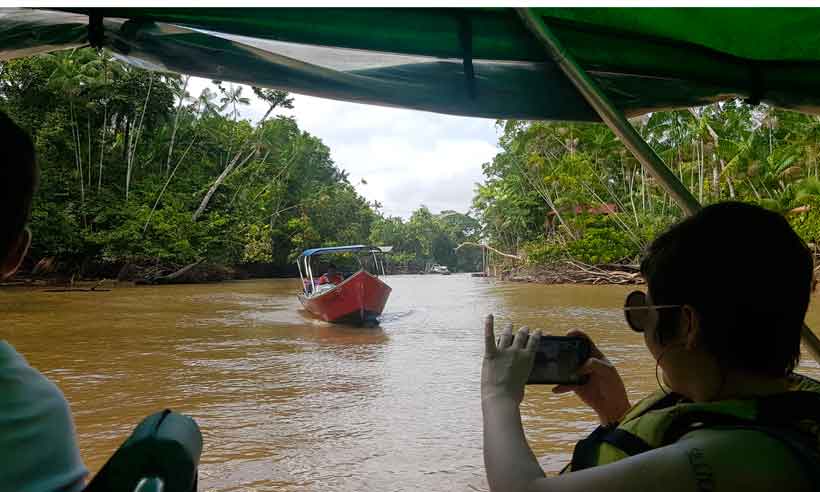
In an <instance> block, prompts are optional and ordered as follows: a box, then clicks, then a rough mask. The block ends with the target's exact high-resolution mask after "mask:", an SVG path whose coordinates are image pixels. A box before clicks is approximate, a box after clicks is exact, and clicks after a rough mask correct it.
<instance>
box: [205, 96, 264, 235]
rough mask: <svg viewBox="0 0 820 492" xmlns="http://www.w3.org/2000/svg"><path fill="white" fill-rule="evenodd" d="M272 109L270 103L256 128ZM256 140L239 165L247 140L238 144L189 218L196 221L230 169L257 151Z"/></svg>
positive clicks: (240, 165)
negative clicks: (237, 147)
mask: <svg viewBox="0 0 820 492" xmlns="http://www.w3.org/2000/svg"><path fill="white" fill-rule="evenodd" d="M274 109H276V105H275V104H271V105H269V106H268V110H267V112H265V115H264V116H263V117H262V119H261V120H259V123H258V124H257V125H256V128H257V129H260V128H261V127H262V125H263V124H264V123H265V121H266V120H267V119H268V116H270V114H271V113H272V112H273V110H274ZM257 141H258V140H257V139H256V138H254V139H253V141H252V142H251V145H252V146H253V147H254V148H252V149H251V152H250V153H249V154H248V155H247V157H245V159H243V160H242V162H241V163H240V164H239V165H237V164H236V163H237V162H238V161H239V158H240V157H241V156H242V153H243V152H244V150H243V147H244V144H245V143H246V142H247V140H246V141H245V142H242V143H241V144H240V145H239V150H238V151H237V152H236V154H235V155H234V157H233V159H231V161H230V163H229V164H228V165H227V166H225V169H224V170H223V171H222V173H221V174H220V175H219V176H218V177H217V178H216V181H214V184H213V185H211V187H210V189H208V192H207V193H206V194H205V197H204V198H203V199H202V202H201V203H200V204H199V207H197V209H196V212H194V215H193V216H192V217H191V220H193V221H196V220H197V219H198V218H199V216H200V215H202V212H204V211H205V208H206V207H207V206H208V203H209V202H210V201H211V198H212V197H213V195H214V193H216V190H217V189H218V188H219V186H220V185H222V182H223V181H225V178H227V177H228V175H229V174H230V173H231V171H233V170H234V168H237V167H242V166H243V165H245V163H246V162H248V161H249V160H250V159H251V158H252V157H253V156H255V155H256V154H257V153H258V149H256V148H255V147H256V144H257Z"/></svg>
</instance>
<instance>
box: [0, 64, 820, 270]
mask: <svg viewBox="0 0 820 492" xmlns="http://www.w3.org/2000/svg"><path fill="white" fill-rule="evenodd" d="M190 80H191V79H190V78H188V77H186V76H180V75H175V74H169V73H161V72H151V71H146V70H142V69H139V68H136V67H133V66H129V65H125V64H123V63H121V62H119V61H117V60H115V59H113V58H111V57H110V56H109V55H106V54H104V53H102V52H97V51H95V50H93V49H90V48H86V49H77V50H73V51H66V52H58V53H54V54H47V55H41V56H35V57H29V58H22V59H17V60H12V61H6V62H2V64H0V109H2V110H3V111H5V112H6V113H7V114H9V115H10V116H11V117H12V118H13V119H14V120H15V121H17V122H18V123H19V124H20V125H21V126H23V127H24V128H25V129H26V130H27V131H28V132H29V133H30V134H31V135H32V138H33V140H34V142H35V146H36V151H37V155H38V162H39V166H40V174H41V177H40V183H39V188H38V192H37V195H36V197H35V203H34V209H33V213H32V220H31V229H32V232H33V236H34V242H33V244H32V248H31V251H30V253H29V257H28V258H27V260H26V264H25V268H24V271H27V272H31V273H33V274H38V273H49V272H50V273H54V274H60V275H67V276H75V275H76V276H80V277H86V278H105V277H108V278H114V277H117V278H149V277H152V276H153V277H161V276H163V275H166V274H168V273H170V272H175V271H178V270H179V269H182V268H186V267H190V266H192V265H199V266H207V268H201V271H202V272H203V273H202V276H201V279H204V280H211V279H222V278H235V277H242V276H252V275H257V276H261V275H265V276H271V275H275V276H276V275H293V274H294V273H295V264H294V260H295V259H296V257H297V256H298V254H299V253H300V252H301V251H302V250H304V249H306V248H310V247H317V246H334V245H344V244H360V243H369V244H377V245H390V246H393V251H392V252H391V254H389V255H388V266H389V269H390V270H391V271H393V272H397V273H401V272H419V271H423V270H424V269H425V268H426V267H427V266H429V265H430V264H431V263H438V264H441V265H446V266H448V267H449V268H450V269H451V270H453V271H481V270H482V269H489V268H490V267H491V266H492V267H493V268H496V269H498V268H500V269H501V270H502V271H510V270H514V269H518V270H521V269H542V270H544V269H546V270H549V269H553V270H554V269H556V268H558V266H560V265H564V266H566V265H574V268H576V269H580V270H581V271H596V272H598V271H604V270H606V271H609V270H612V269H615V270H622V269H624V268H626V269H629V268H630V267H634V265H635V264H636V263H637V261H638V259H639V258H640V255H641V251H642V250H643V248H645V246H646V245H647V244H648V242H649V241H650V240H651V238H652V237H654V235H656V234H657V233H658V232H660V231H662V230H663V229H664V228H665V227H667V226H668V225H669V224H671V223H672V222H673V221H674V220H676V219H677V218H679V217H680V216H681V212H680V210H679V209H678V207H677V205H676V204H675V203H674V202H673V201H672V200H671V199H670V198H669V197H668V196H667V195H666V193H665V192H664V191H663V190H662V189H661V188H660V187H659V185H658V183H656V181H655V180H654V179H653V178H652V177H651V176H650V175H649V174H647V173H646V172H645V171H644V170H643V168H642V167H641V166H640V164H639V163H638V162H637V161H636V160H635V159H634V158H633V157H632V156H631V154H630V153H629V152H628V151H627V150H626V149H625V148H624V147H623V145H622V144H621V143H620V142H619V141H618V139H617V138H616V137H615V136H614V135H613V134H612V133H611V132H610V131H609V129H608V128H607V127H606V126H604V125H601V124H592V123H566V122H560V123H558V122H534V121H515V120H506V121H498V122H497V123H496V127H497V134H498V147H499V152H498V154H497V155H496V156H495V158H493V159H492V160H491V161H490V162H486V163H483V167H482V169H483V175H484V179H483V182H481V183H476V184H475V195H474V198H473V202H472V207H471V208H470V209H469V210H461V211H455V210H430V209H428V208H427V207H425V206H424V204H419V206H418V208H417V210H415V211H414V212H413V213H412V215H410V216H409V217H394V216H389V215H386V214H384V213H383V212H382V210H381V205H380V204H379V203H378V202H370V201H368V200H366V199H365V198H364V197H362V196H361V195H360V194H359V193H358V192H357V191H356V189H355V187H354V185H353V184H352V183H351V182H350V180H349V177H348V175H347V173H346V172H345V171H344V170H342V169H340V168H339V167H338V166H337V165H336V164H335V163H334V162H333V160H332V158H331V149H329V148H328V147H327V146H326V145H325V144H324V143H323V142H322V141H321V140H320V139H319V138H317V137H316V136H313V135H311V134H309V133H307V132H306V131H304V130H302V129H300V128H299V124H298V121H296V120H295V119H294V118H292V117H287V116H282V115H281V110H282V109H287V108H292V107H293V104H294V100H293V98H292V96H291V95H290V94H288V93H287V92H284V91H279V90H272V89H265V88H259V87H248V86H241V85H235V84H231V83H227V82H223V81H213V84H211V86H210V88H206V89H204V90H203V91H201V92H200V93H199V94H192V93H191V91H190V84H189V82H190ZM251 94H252V95H254V96H255V97H256V98H258V99H260V100H262V101H264V103H265V104H266V111H265V113H264V114H263V116H262V117H261V118H260V119H258V120H257V121H254V122H252V121H251V120H249V119H246V118H243V117H242V114H243V108H244V107H245V106H247V105H249V104H250V96H251ZM633 124H634V125H635V126H636V128H637V129H638V130H639V132H640V133H641V134H642V135H643V136H644V137H645V138H646V140H647V141H648V142H649V143H650V145H651V146H652V147H653V148H654V149H655V150H656V152H657V153H658V154H659V155H660V156H661V157H662V158H663V159H664V161H665V162H666V163H667V164H668V165H669V166H670V168H671V169H672V170H673V172H674V173H675V174H676V175H678V176H679V178H680V179H681V181H682V182H683V183H684V184H685V185H686V186H687V187H688V188H689V189H690V190H691V191H692V192H693V194H694V195H695V196H696V197H697V198H698V199H699V200H700V201H701V202H702V203H712V202H716V201H720V200H728V199H731V200H742V201H750V202H755V203H759V204H761V205H763V206H765V207H767V208H770V209H773V210H776V211H778V212H780V213H783V214H784V215H786V216H787V217H788V218H789V220H790V221H791V223H792V224H793V226H794V227H795V229H796V230H797V231H798V232H799V233H800V234H801V235H802V236H803V238H804V239H805V240H806V241H807V242H809V243H812V244H814V243H815V242H816V241H817V239H818V236H820V209H819V208H818V207H819V206H820V138H819V137H820V119H818V117H816V116H809V115H804V114H799V113H792V112H786V111H781V110H775V109H772V108H769V107H766V106H762V105H761V106H757V107H750V106H748V105H746V104H742V103H740V102H734V101H728V102H721V103H715V104H712V105H709V106H705V107H700V108H690V109H685V110H677V111H668V112H662V113H653V114H650V115H645V116H642V117H640V118H637V119H634V120H633ZM475 165H476V166H479V165H482V164H481V163H476V164H475ZM624 278H626V277H624ZM559 280H560V279H559Z"/></svg>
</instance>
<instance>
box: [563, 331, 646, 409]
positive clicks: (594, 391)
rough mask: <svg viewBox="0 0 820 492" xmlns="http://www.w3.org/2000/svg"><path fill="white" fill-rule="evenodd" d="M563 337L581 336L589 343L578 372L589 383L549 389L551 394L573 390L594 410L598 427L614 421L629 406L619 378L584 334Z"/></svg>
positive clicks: (604, 357) (607, 360)
mask: <svg viewBox="0 0 820 492" xmlns="http://www.w3.org/2000/svg"><path fill="white" fill-rule="evenodd" d="M567 336H575V337H584V338H586V339H587V340H589V343H590V345H591V347H592V351H591V353H590V357H589V359H587V361H586V362H585V363H584V365H582V366H581V368H580V370H579V371H578V372H580V373H581V374H586V375H588V376H589V381H587V383H586V384H584V385H579V386H574V385H558V386H556V387H554V388H553V389H552V392H553V393H566V392H568V391H574V392H575V394H576V395H578V396H579V397H580V398H581V400H583V402H584V403H586V404H587V405H589V406H590V407H591V408H592V409H593V410H595V413H597V414H598V419H600V421H601V424H603V425H607V424H611V423H614V422H618V421H619V420H620V419H621V417H623V416H624V414H625V413H626V411H627V410H629V407H630V404H629V398H628V397H627V396H626V388H624V382H623V379H621V375H620V374H618V370H617V369H616V368H615V366H614V365H613V364H612V363H611V362H610V361H609V359H607V358H606V356H605V355H604V354H603V352H601V351H600V350H599V349H598V347H596V346H595V344H594V343H593V342H592V339H590V338H589V336H587V334H586V333H584V332H582V331H578V330H573V331H570V332H569V333H567Z"/></svg>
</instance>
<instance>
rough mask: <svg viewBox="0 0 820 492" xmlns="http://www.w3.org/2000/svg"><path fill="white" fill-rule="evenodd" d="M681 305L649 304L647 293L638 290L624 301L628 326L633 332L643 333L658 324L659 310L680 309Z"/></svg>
mask: <svg viewBox="0 0 820 492" xmlns="http://www.w3.org/2000/svg"><path fill="white" fill-rule="evenodd" d="M680 307H681V306H680V305H679V304H648V303H647V300H646V293H644V292H641V291H639V290H636V291H634V292H630V293H629V295H628V296H626V301H624V316H625V317H626V324H628V325H629V327H630V328H632V330H634V331H637V332H638V333H643V332H644V331H646V329H647V328H648V327H650V326H655V325H657V323H658V310H659V309H680Z"/></svg>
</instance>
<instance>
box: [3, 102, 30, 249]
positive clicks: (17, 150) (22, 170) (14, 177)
mask: <svg viewBox="0 0 820 492" xmlns="http://www.w3.org/2000/svg"><path fill="white" fill-rule="evenodd" d="M0 149H2V151H3V155H2V157H0V213H2V222H1V223H0V257H3V258H5V256H6V255H7V254H8V253H9V251H10V250H11V248H12V246H13V245H14V242H15V241H17V239H18V238H19V237H20V233H21V232H23V228H24V227H25V226H26V222H28V220H29V217H30V215H31V201H32V197H33V195H34V190H35V188H36V187H37V164H36V161H35V158H34V145H33V144H32V142H31V138H30V137H29V136H28V134H27V133H26V132H25V131H23V130H22V129H21V128H20V127H19V126H17V124H16V123H14V121H12V120H11V118H9V117H8V116H6V115H5V114H4V113H2V112H0Z"/></svg>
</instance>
